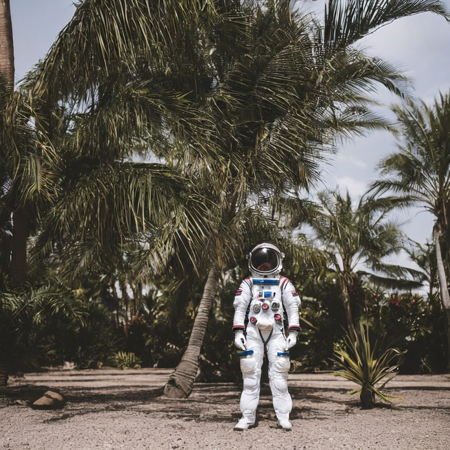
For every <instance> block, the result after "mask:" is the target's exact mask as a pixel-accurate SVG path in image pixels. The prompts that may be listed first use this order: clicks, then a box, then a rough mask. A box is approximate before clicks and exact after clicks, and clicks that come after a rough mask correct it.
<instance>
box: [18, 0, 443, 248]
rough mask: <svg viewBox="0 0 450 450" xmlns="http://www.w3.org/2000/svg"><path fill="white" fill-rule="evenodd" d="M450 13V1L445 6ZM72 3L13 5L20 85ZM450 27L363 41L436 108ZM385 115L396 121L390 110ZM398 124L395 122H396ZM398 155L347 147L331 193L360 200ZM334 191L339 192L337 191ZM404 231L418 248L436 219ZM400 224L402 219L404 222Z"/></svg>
mask: <svg viewBox="0 0 450 450" xmlns="http://www.w3.org/2000/svg"><path fill="white" fill-rule="evenodd" d="M323 3H324V0H318V1H315V2H312V1H311V0H306V1H305V6H306V7H307V8H310V9H311V10H322V5H323ZM445 3H446V5H447V8H449V9H450V0H446V1H445ZM74 10H75V8H74V6H73V4H72V2H71V1H70V0H40V1H36V0H12V1H11V14H12V21H13V33H14V46H15V66H16V76H15V78H16V81H18V80H20V79H21V78H22V77H23V76H24V75H25V74H26V72H27V71H28V70H30V69H31V68H32V67H33V65H34V64H36V63H37V62H38V60H39V59H42V58H43V57H44V56H45V55H46V53H47V51H48V49H49V48H50V46H51V45H52V43H53V41H54V40H55V38H56V36H57V35H58V33H59V31H60V30H61V29H62V28H63V27H64V25H66V24H67V22H68V21H69V20H70V18H71V17H72V15H73V13H74ZM449 43H450V24H448V23H447V22H446V21H445V20H444V19H443V18H441V17H437V16H435V15H433V14H430V13H427V14H420V15H418V16H414V17H408V18H406V19H402V20H398V21H395V22H394V23H392V24H390V25H387V26H385V27H383V28H381V29H380V30H378V31H376V33H374V34H373V35H371V36H369V37H368V38H366V39H365V40H364V41H363V45H364V47H365V48H366V49H367V51H368V53H369V54H371V55H377V56H379V57H382V58H384V59H386V60H387V61H389V62H391V63H395V64H396V65H397V66H398V67H400V68H401V69H402V70H403V71H404V73H405V74H407V75H408V76H410V77H412V78H413V80H414V91H413V94H414V96H415V97H417V98H421V99H423V100H425V101H426V102H431V101H432V100H433V99H434V97H435V96H436V95H437V94H438V92H439V91H441V92H444V93H446V92H448V91H449V90H450V51H449ZM379 98H380V99H381V100H382V101H383V102H384V103H385V104H386V105H389V104H390V103H392V102H398V101H399V100H398V99H396V98H395V97H394V96H392V95H390V94H388V93H386V92H380V97H379ZM383 112H384V113H385V114H386V115H388V116H389V117H392V116H391V115H390V113H389V110H388V108H387V107H386V108H384V109H383ZM392 118H393V117H392ZM394 150H395V141H394V139H393V138H392V136H391V135H390V134H389V133H387V132H375V133H372V134H371V135H370V136H368V137H366V138H359V139H355V140H353V141H351V142H346V143H344V144H343V145H342V146H341V147H340V149H339V152H338V155H337V156H336V157H335V159H334V162H333V163H332V165H330V166H329V167H328V168H327V172H328V173H327V174H326V176H325V180H326V183H327V186H328V187H334V186H335V185H339V186H341V188H342V187H344V188H348V189H349V190H350V192H351V193H352V194H353V196H355V197H356V196H358V195H361V194H362V193H363V192H364V191H365V190H366V189H367V187H368V185H369V184H370V182H371V181H373V180H374V179H375V178H376V176H377V174H376V170H375V167H376V165H377V163H378V162H379V160H380V159H381V158H382V157H383V156H385V155H387V154H389V153H391V152H392V151H394ZM333 185H334V186H333ZM407 218H409V223H408V224H406V225H405V226H404V227H403V229H404V230H405V231H406V232H407V233H408V235H409V236H410V237H411V238H412V239H414V240H416V241H419V242H425V240H426V239H429V238H430V235H431V226H432V219H431V216H429V215H427V214H426V213H419V214H417V213H416V212H414V213H413V212H411V214H409V215H408V217H407V216H406V215H403V216H402V217H401V220H402V221H403V220H406V219H407ZM399 220H400V218H399Z"/></svg>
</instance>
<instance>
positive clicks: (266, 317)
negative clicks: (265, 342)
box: [249, 278, 283, 331]
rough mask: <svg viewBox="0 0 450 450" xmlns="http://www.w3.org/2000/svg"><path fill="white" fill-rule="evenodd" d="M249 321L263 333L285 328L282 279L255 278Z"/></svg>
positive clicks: (253, 280)
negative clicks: (275, 328) (274, 328)
mask: <svg viewBox="0 0 450 450" xmlns="http://www.w3.org/2000/svg"><path fill="white" fill-rule="evenodd" d="M249 321H250V324H251V325H253V326H256V327H258V328H259V329H260V330H262V331H266V330H271V329H272V328H273V327H274V326H279V327H282V326H283V304H282V298H281V289H280V278H253V279H252V299H251V303H250V310H249Z"/></svg>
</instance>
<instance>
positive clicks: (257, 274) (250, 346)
mask: <svg viewBox="0 0 450 450" xmlns="http://www.w3.org/2000/svg"><path fill="white" fill-rule="evenodd" d="M283 258H284V253H282V252H280V250H279V249H278V248H277V247H276V246H275V245H272V244H266V243H264V244H259V245H257V246H256V247H255V248H254V249H253V250H252V251H251V252H250V254H249V255H248V267H249V269H250V272H251V275H252V276H251V277H250V278H246V279H245V280H244V281H243V282H242V283H241V285H240V286H239V289H238V291H237V292H236V296H235V299H234V303H233V306H234V308H235V313H234V319H233V331H234V332H235V338H234V342H235V344H236V346H237V347H238V348H239V349H241V350H242V352H240V353H239V354H240V355H241V360H240V364H241V371H242V378H243V382H244V383H243V384H244V387H243V390H242V394H241V401H240V408H241V412H242V418H241V419H240V420H239V422H238V423H237V424H236V426H235V427H234V429H235V430H236V431H241V430H246V429H248V428H252V427H255V426H256V408H257V407H258V402H259V392H260V378H261V367H262V364H263V357H264V346H265V347H266V350H267V356H268V359H269V384H270V389H271V391H272V398H273V407H274V409H275V413H276V415H277V419H278V426H279V427H280V428H283V429H285V430H290V429H291V428H292V424H291V423H290V422H289V413H290V412H291V410H292V399H291V396H290V395H289V392H288V385H287V378H288V372H289V368H290V360H289V351H288V350H289V349H290V348H291V347H293V346H294V345H295V344H296V342H297V334H298V332H299V331H300V323H299V306H300V299H299V297H298V294H297V293H296V292H295V288H294V286H293V285H292V283H291V282H290V281H289V280H288V279H287V278H285V277H281V276H280V272H281V270H282V268H283V264H282V261H283ZM284 312H286V314H287V318H288V323H289V328H288V330H287V332H286V330H285V329H284ZM246 319H248V324H247V326H246V325H245V323H246Z"/></svg>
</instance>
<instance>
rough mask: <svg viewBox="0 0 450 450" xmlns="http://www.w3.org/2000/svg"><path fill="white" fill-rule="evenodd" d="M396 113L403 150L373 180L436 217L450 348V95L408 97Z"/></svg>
mask: <svg viewBox="0 0 450 450" xmlns="http://www.w3.org/2000/svg"><path fill="white" fill-rule="evenodd" d="M393 111H394V112H395V113H396V115H397V118H398V122H399V126H400V130H401V132H402V134H401V137H402V140H403V142H402V143H399V144H398V149H399V151H398V152H396V153H393V154H391V155H389V156H387V157H386V158H384V159H383V160H382V161H381V162H380V164H379V168H380V169H381V175H382V179H381V180H379V181H377V182H375V183H374V184H373V189H375V190H376V191H377V192H380V193H385V192H393V193H395V194H396V195H400V196H403V199H404V200H405V201H407V202H409V203H411V202H414V203H416V204H419V205H423V206H424V208H425V209H426V210H427V211H429V212H430V213H431V214H432V215H433V216H434V218H435V221H434V225H433V230H432V236H433V242H434V245H435V251H436V263H437V271H438V278H439V284H440V294H441V301H442V305H443V308H444V310H445V314H446V318H447V336H448V344H449V349H450V296H449V292H448V281H447V278H448V273H446V271H445V266H444V261H443V257H442V249H441V248H442V246H443V245H444V246H447V248H448V239H449V228H448V223H449V218H450V94H440V95H439V98H438V99H437V100H435V102H434V104H433V105H432V106H431V107H430V106H427V105H426V104H425V103H424V102H423V101H420V102H417V103H414V102H412V101H408V102H407V103H406V104H404V105H397V106H394V107H393ZM449 358H450V351H449ZM449 367H450V359H449Z"/></svg>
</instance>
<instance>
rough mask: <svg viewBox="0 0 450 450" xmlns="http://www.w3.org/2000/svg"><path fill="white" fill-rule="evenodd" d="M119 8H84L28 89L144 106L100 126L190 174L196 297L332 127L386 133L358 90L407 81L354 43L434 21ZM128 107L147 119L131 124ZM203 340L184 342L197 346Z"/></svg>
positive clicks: (401, 7) (169, 5) (317, 152)
mask: <svg viewBox="0 0 450 450" xmlns="http://www.w3.org/2000/svg"><path fill="white" fill-rule="evenodd" d="M124 5H125V0H109V1H106V2H105V1H101V2H100V1H98V0H85V1H83V2H81V3H80V4H79V6H78V8H77V11H76V13H75V15H74V18H73V20H72V21H71V22H70V23H69V24H68V26H67V27H66V28H65V29H64V30H63V32H62V33H61V34H60V36H59V37H58V39H57V41H56V42H55V44H54V46H53V47H52V49H51V50H50V52H49V54H48V57H47V58H46V59H45V61H44V63H43V64H42V66H41V67H40V68H39V69H38V71H37V75H36V83H35V86H34V90H35V91H36V92H39V93H45V94H46V95H48V96H49V98H53V99H55V98H57V96H58V95H61V94H62V98H63V99H64V100H66V101H69V100H70V101H73V102H75V103H76V104H77V105H86V104H87V105H90V104H91V102H94V104H95V105H96V107H97V105H98V104H100V103H102V106H104V107H106V106H107V105H108V104H109V102H110V100H111V98H116V99H117V98H118V97H117V93H118V92H123V91H124V86H125V87H126V88H128V92H129V93H130V96H129V97H128V98H130V99H133V95H134V96H135V98H136V99H141V100H142V101H140V102H138V101H134V103H133V105H134V106H135V109H134V112H133V113H132V114H131V115H130V114H126V118H127V120H126V121H124V127H119V128H116V127H110V128H107V130H109V132H111V133H113V132H117V136H120V135H121V133H122V132H123V131H124V130H125V131H126V130H127V129H128V130H129V127H130V124H131V126H132V127H134V130H138V127H137V126H141V128H140V133H141V137H142V133H143V134H144V135H145V136H146V137H148V140H147V142H148V145H151V148H152V149H153V151H154V152H155V153H156V154H158V155H159V156H164V157H165V158H166V160H167V163H168V164H170V166H171V167H173V168H175V169H176V170H177V171H179V173H181V174H182V175H183V176H187V177H189V179H191V180H196V181H197V184H198V185H199V186H200V187H201V190H202V191H203V192H204V193H205V197H206V198H208V199H209V200H210V201H211V203H212V204H214V208H211V210H212V211H214V214H210V217H211V218H212V219H215V221H216V222H215V223H216V226H215V227H213V232H212V233H211V234H210V235H209V237H208V240H207V242H208V244H207V245H205V251H204V253H203V255H204V261H206V262H209V261H210V262H211V267H212V269H211V272H210V277H208V280H210V281H211V283H208V289H207V290H206V291H205V296H204V297H205V301H208V300H207V298H208V296H209V295H210V294H209V293H211V292H214V288H211V289H210V288H209V287H210V286H211V285H214V284H216V283H217V277H216V275H215V274H217V272H218V271H217V268H216V267H213V266H215V265H216V262H217V261H221V260H223V259H226V258H223V257H224V255H225V254H226V251H225V249H229V250H231V249H235V248H238V249H239V245H236V244H238V243H239V241H240V237H239V233H234V232H229V231H230V230H233V229H236V230H239V226H240V222H239V221H240V214H239V212H241V211H242V210H245V208H247V209H248V208H249V207H250V206H251V202H252V200H253V199H254V198H258V197H259V198H261V199H264V198H267V197H276V196H280V197H282V196H284V195H286V193H287V192H289V191H290V190H294V191H295V190H296V189H298V188H299V187H306V186H308V185H309V184H310V183H311V182H313V181H314V180H316V179H318V178H319V176H320V170H319V160H320V158H321V157H323V156H324V147H323V144H327V145H331V144H332V138H333V137H334V135H335V133H345V134H351V133H353V132H363V131H362V130H364V129H366V128H370V127H372V128H375V127H383V126H386V123H385V122H384V121H383V120H381V119H380V118H378V117H376V116H374V115H373V114H371V113H370V111H369V110H368V109H367V104H368V103H369V102H368V100H367V98H365V96H364V94H365V92H367V91H368V90H371V89H373V87H374V84H377V83H380V84H382V85H384V86H386V87H387V88H388V89H391V90H392V91H393V92H398V93H401V92H402V86H403V83H404V82H405V79H404V77H402V76H401V75H400V74H398V73H397V71H396V70H395V68H393V67H391V66H390V65H388V64H386V63H385V62H383V61H380V60H379V59H376V58H369V57H367V56H366V55H365V54H364V53H363V52H362V51H360V50H358V49H357V48H356V46H354V44H355V43H356V42H357V41H358V40H359V39H360V38H361V37H363V36H364V35H366V34H367V33H369V32H371V31H373V30H374V29H376V28H377V27H379V26H381V25H383V24H385V23H386V22H388V21H391V20H393V19H395V18H400V17H405V16H408V15H411V14H415V13H419V12H425V11H433V12H435V13H438V14H441V15H444V14H445V11H444V9H443V7H442V5H441V3H440V2H438V1H425V0H424V1H411V2H404V1H402V2H400V1H385V0H383V1H375V2H374V1H369V0H367V1H362V2H361V1H358V2H346V3H345V6H341V3H340V2H337V1H335V0H330V2H329V6H328V9H327V11H326V14H325V19H324V23H323V25H321V26H317V25H316V23H315V22H313V21H311V20H310V19H308V16H305V15H302V14H301V13H300V12H298V11H293V9H292V8H291V7H292V3H291V2H290V1H287V0H284V1H278V2H275V1H268V2H265V3H264V5H263V6H264V7H263V8H261V7H260V5H259V2H253V1H248V2H240V1H237V0H234V1H226V2H225V1H222V0H218V1H211V2H204V3H203V2H197V1H193V0H184V1H181V2H180V1H167V2H157V1H154V2H147V1H143V0H129V1H127V2H126V8H125V7H124ZM130 104H131V102H130ZM151 106H153V108H151ZM137 109H139V111H145V114H144V115H139V120H136V121H135V122H134V123H133V120H130V118H132V117H136V114H135V111H136V110H137ZM89 117H90V115H89V114H86V115H85V118H86V124H87V126H86V136H87V137H92V135H93V133H92V132H89V125H88V124H91V125H92V124H96V123H98V122H96V121H95V120H91V121H90V122H89V120H88V119H89ZM104 123H105V124H108V123H109V121H108V120H106V121H105V122H104ZM116 123H117V122H116ZM142 125H145V126H144V127H142ZM112 135H113V134H111V136H112ZM134 136H137V134H136V133H135V134H134ZM105 142H108V144H111V145H112V149H113V151H111V152H109V149H108V148H107V147H108V146H106V145H105V144H104V143H105ZM114 144H115V140H114V139H110V140H105V139H99V145H98V146H95V147H93V146H92V147H91V148H93V151H94V152H95V151H97V150H99V149H103V150H102V152H101V155H105V154H110V155H115V157H117V158H120V157H123V155H124V152H123V148H124V146H121V145H114ZM80 148H81V147H80ZM128 148H129V147H128ZM134 148H135V146H134ZM114 150H117V152H116V153H115V152H114ZM105 152H106V153H105ZM97 156H98V157H99V156H100V153H98V154H97ZM224 231H227V233H224ZM229 253H230V255H231V256H230V259H232V258H233V252H229ZM206 265H207V264H206V263H205V264H204V266H206ZM218 266H219V268H220V267H223V265H222V264H221V263H219V264H218ZM205 309H206V310H208V306H207V305H206V308H205ZM202 310H203V309H202ZM204 317H207V314H205V315H204ZM205 326H206V320H201V321H199V323H198V327H197V326H196V327H195V328H194V330H193V334H194V335H196V334H198V336H202V328H203V330H204V328H205ZM203 332H204V331H203ZM201 341H202V339H195V340H194V342H195V346H196V350H195V351H196V352H199V351H200V348H201ZM189 351H190V350H189ZM190 360H191V361H192V362H193V364H196V363H197V362H196V361H195V357H193V358H192V357H190ZM180 372H181V371H180ZM194 372H195V371H194V370H190V372H189V373H190V375H189V377H188V378H189V380H188V384H187V385H185V388H184V389H183V387H180V388H178V387H177V381H176V375H175V376H174V378H173V383H172V387H174V389H171V390H172V392H178V393H179V394H180V395H184V396H187V395H189V393H190V390H191V389H192V383H193V375H192V373H194ZM186 386H187V387H186Z"/></svg>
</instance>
